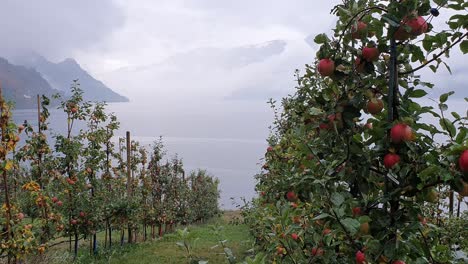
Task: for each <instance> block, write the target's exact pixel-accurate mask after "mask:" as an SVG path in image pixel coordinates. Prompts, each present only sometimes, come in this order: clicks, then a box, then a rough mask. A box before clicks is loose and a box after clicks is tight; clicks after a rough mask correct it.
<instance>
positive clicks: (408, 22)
mask: <svg viewBox="0 0 468 264" xmlns="http://www.w3.org/2000/svg"><path fill="white" fill-rule="evenodd" d="M405 26H408V27H410V28H411V30H410V32H407V31H406V29H405ZM427 29H428V25H427V22H426V19H424V18H423V17H421V16H418V17H413V18H404V19H403V21H402V22H401V25H400V27H399V28H398V30H397V31H396V32H395V35H394V37H395V39H396V40H406V39H409V38H410V37H411V36H414V37H416V36H419V35H421V34H424V33H426V32H427Z"/></svg>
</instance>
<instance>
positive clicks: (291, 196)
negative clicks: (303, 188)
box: [286, 191, 297, 202]
mask: <svg viewBox="0 0 468 264" xmlns="http://www.w3.org/2000/svg"><path fill="white" fill-rule="evenodd" d="M286 199H288V201H290V202H295V201H296V200H297V195H296V194H295V193H294V192H293V191H289V192H288V193H287V194H286Z"/></svg>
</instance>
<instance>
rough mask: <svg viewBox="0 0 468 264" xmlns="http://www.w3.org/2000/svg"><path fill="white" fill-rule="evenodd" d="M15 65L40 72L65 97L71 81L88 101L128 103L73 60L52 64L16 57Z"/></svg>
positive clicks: (32, 56)
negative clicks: (75, 82) (78, 85)
mask: <svg viewBox="0 0 468 264" xmlns="http://www.w3.org/2000/svg"><path fill="white" fill-rule="evenodd" d="M14 61H15V63H17V64H19V65H23V66H26V67H30V68H33V69H35V70H36V71H38V72H40V74H41V75H42V77H43V78H44V79H46V80H47V81H48V82H49V83H50V85H51V86H52V88H54V89H57V90H60V91H63V92H64V93H65V95H69V94H70V87H71V84H72V82H73V80H76V79H77V80H78V82H79V84H80V88H81V89H82V90H83V91H84V94H83V96H84V99H85V100H88V101H105V102H128V101H129V100H128V98H127V97H125V96H122V95H120V94H118V93H116V92H114V91H112V90H111V89H110V88H109V87H107V86H106V85H105V84H104V83H103V82H101V81H99V80H96V79H95V78H94V77H93V76H91V75H90V74H89V73H88V72H86V71H85V70H84V69H83V68H81V66H80V65H79V64H78V63H77V62H76V61H75V60H74V59H70V58H68V59H65V60H64V61H62V62H59V63H53V62H50V61H48V60H47V59H46V58H44V57H42V56H40V55H37V54H29V55H23V56H21V57H17V58H15V59H14Z"/></svg>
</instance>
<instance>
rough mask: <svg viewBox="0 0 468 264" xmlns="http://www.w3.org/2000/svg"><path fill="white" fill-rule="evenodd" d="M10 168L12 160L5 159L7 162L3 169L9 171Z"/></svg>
mask: <svg viewBox="0 0 468 264" xmlns="http://www.w3.org/2000/svg"><path fill="white" fill-rule="evenodd" d="M12 168H13V162H11V160H7V162H6V163H5V170H6V171H10V170H11V169H12Z"/></svg>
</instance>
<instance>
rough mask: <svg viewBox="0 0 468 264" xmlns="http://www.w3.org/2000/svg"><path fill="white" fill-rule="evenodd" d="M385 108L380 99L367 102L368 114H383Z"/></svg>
mask: <svg viewBox="0 0 468 264" xmlns="http://www.w3.org/2000/svg"><path fill="white" fill-rule="evenodd" d="M383 107H384V104H383V101H382V100H381V99H378V98H372V99H370V100H369V102H367V112H369V113H370V114H373V115H376V114H378V113H380V112H382V109H383Z"/></svg>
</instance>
